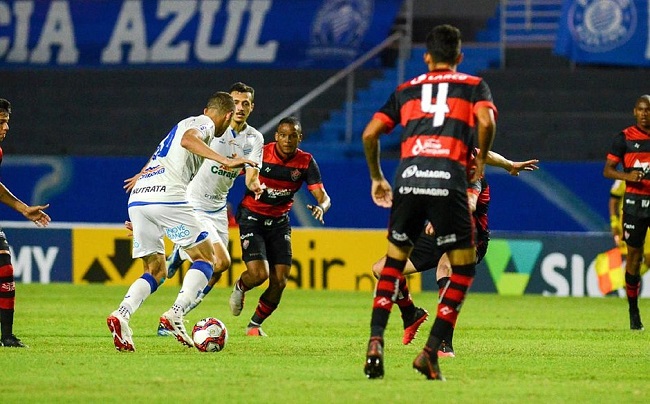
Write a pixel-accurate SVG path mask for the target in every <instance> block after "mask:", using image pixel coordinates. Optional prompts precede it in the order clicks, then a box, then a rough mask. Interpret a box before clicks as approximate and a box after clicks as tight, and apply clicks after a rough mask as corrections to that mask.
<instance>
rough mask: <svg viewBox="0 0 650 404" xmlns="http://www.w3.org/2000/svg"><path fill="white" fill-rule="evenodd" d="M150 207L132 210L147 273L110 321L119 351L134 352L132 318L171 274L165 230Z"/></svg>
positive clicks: (136, 251) (137, 254) (136, 252)
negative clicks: (152, 213) (168, 274)
mask: <svg viewBox="0 0 650 404" xmlns="http://www.w3.org/2000/svg"><path fill="white" fill-rule="evenodd" d="M151 209H152V208H151V207H150V206H135V207H130V208H129V217H130V219H131V222H132V226H133V252H132V256H133V258H142V264H143V274H142V276H141V277H140V278H138V279H136V280H135V281H134V282H133V283H132V284H131V286H129V289H128V291H127V292H126V295H125V296H124V298H123V299H122V301H121V302H120V305H119V306H118V308H117V310H115V311H113V312H112V313H111V314H110V315H109V316H108V318H107V319H106V324H107V325H108V328H109V330H110V331H111V334H112V335H113V343H114V345H115V348H116V349H117V350H118V351H134V350H135V345H134V343H133V338H132V336H133V332H132V331H131V328H130V326H129V321H130V319H131V316H132V315H133V314H134V313H135V312H136V311H137V310H138V308H139V307H140V306H141V305H142V303H144V301H145V300H146V299H147V298H148V297H149V296H150V295H151V294H152V293H154V292H155V291H156V290H157V289H158V285H159V284H160V282H161V280H162V279H163V278H164V277H165V276H166V275H167V271H166V268H165V255H164V251H165V245H164V243H163V241H162V234H163V233H162V229H161V228H160V227H159V226H158V225H157V224H156V223H155V222H153V221H152V220H150V212H149V211H150V210H151Z"/></svg>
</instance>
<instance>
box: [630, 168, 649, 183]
mask: <svg viewBox="0 0 650 404" xmlns="http://www.w3.org/2000/svg"><path fill="white" fill-rule="evenodd" d="M644 174H645V173H644V172H643V171H642V170H633V171H630V172H629V173H627V178H626V179H625V181H631V182H639V181H641V180H642V179H643V177H644V176H645V175H644Z"/></svg>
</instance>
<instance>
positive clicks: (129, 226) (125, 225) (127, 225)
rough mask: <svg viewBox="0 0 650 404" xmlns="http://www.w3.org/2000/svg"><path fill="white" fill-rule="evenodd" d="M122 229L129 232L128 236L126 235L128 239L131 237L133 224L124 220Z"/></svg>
mask: <svg viewBox="0 0 650 404" xmlns="http://www.w3.org/2000/svg"><path fill="white" fill-rule="evenodd" d="M124 227H126V229H127V230H128V231H129V234H127V235H128V236H129V237H133V223H131V222H129V221H128V220H126V221H125V222H124Z"/></svg>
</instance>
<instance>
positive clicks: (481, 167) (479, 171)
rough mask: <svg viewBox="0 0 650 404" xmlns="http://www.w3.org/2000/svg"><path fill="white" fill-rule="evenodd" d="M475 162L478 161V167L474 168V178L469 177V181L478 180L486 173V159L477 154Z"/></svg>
mask: <svg viewBox="0 0 650 404" xmlns="http://www.w3.org/2000/svg"><path fill="white" fill-rule="evenodd" d="M474 162H475V163H476V167H475V168H474V172H473V173H472V178H470V179H469V182H476V181H478V180H480V179H481V178H483V174H485V160H483V159H482V158H481V157H480V156H476V158H475V159H474Z"/></svg>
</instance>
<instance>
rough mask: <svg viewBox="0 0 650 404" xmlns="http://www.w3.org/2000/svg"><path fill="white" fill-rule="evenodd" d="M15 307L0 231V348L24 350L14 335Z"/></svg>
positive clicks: (10, 271) (11, 273)
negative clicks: (0, 334) (0, 332)
mask: <svg viewBox="0 0 650 404" xmlns="http://www.w3.org/2000/svg"><path fill="white" fill-rule="evenodd" d="M15 305H16V282H15V280H14V267H13V265H12V264H11V255H10V254H9V244H8V243H7V239H6V238H5V234H4V232H3V231H2V229H0V327H1V328H2V336H1V338H0V346H4V347H13V348H25V347H26V345H25V344H23V342H22V341H21V340H20V339H18V338H17V337H16V336H15V335H14V309H15Z"/></svg>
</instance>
